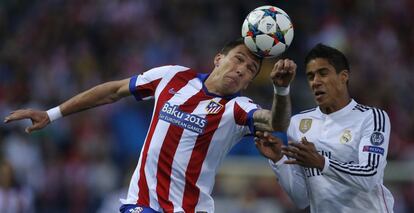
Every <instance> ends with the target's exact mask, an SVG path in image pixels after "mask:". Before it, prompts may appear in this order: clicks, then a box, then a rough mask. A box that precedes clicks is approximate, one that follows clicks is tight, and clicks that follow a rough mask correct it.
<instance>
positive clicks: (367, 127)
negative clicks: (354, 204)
mask: <svg viewBox="0 0 414 213" xmlns="http://www.w3.org/2000/svg"><path fill="white" fill-rule="evenodd" d="M361 128H362V130H361V132H362V136H361V140H360V142H359V147H358V155H359V156H358V158H359V162H358V163H346V162H339V161H337V160H334V159H328V158H326V157H325V161H327V160H328V161H329V162H328V163H326V164H325V167H324V169H323V170H322V173H323V174H324V175H326V176H329V177H332V178H335V179H336V180H338V181H340V182H342V183H344V184H346V185H349V186H352V187H356V188H359V189H361V190H364V191H369V190H372V189H373V188H374V187H375V186H377V185H378V184H382V177H383V174H384V169H385V165H386V164H387V160H386V158H387V152H388V143H389V137H390V131H391V126H390V120H389V118H388V115H387V113H386V112H384V111H382V110H379V109H375V108H372V114H371V115H369V116H368V117H367V119H365V121H364V123H363V124H362V126H361Z"/></svg>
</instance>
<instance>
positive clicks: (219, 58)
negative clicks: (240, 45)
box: [214, 53, 223, 67]
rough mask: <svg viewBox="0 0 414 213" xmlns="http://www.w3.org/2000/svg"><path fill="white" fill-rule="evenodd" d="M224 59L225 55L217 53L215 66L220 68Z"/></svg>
mask: <svg viewBox="0 0 414 213" xmlns="http://www.w3.org/2000/svg"><path fill="white" fill-rule="evenodd" d="M222 58H223V54H221V53H217V55H216V56H215V57H214V66H215V67H218V66H219V65H220V61H221V59H222Z"/></svg>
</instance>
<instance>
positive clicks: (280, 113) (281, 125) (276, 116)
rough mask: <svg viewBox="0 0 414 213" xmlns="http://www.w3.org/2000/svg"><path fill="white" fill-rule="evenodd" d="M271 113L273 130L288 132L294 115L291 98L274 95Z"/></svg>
mask: <svg viewBox="0 0 414 213" xmlns="http://www.w3.org/2000/svg"><path fill="white" fill-rule="evenodd" d="M271 112H272V119H271V126H272V128H273V130H274V131H283V132H286V130H287V128H288V127H289V123H290V116H291V114H292V107H291V102H290V96H289V95H277V94H274V95H273V104H272V110H271Z"/></svg>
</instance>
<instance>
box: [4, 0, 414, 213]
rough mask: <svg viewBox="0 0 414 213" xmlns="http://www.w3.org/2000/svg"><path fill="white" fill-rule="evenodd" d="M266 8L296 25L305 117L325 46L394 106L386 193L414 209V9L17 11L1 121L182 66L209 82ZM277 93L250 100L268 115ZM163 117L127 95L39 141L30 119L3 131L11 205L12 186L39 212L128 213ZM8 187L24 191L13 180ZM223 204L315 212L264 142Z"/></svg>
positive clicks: (24, 7) (241, 166)
mask: <svg viewBox="0 0 414 213" xmlns="http://www.w3.org/2000/svg"><path fill="white" fill-rule="evenodd" d="M266 4H272V5H275V6H278V7H280V8H282V9H283V10H285V11H286V12H287V13H288V14H289V15H290V17H291V19H292V20H293V23H294V26H295V38H294V40H293V43H292V46H291V47H290V49H289V50H288V52H287V54H286V55H284V56H285V57H290V58H292V59H294V60H295V61H296V63H297V64H298V65H299V69H298V74H297V78H296V80H295V82H294V84H293V85H292V87H293V88H292V101H293V107H294V109H293V111H294V113H297V112H299V111H301V110H303V109H307V108H310V107H313V106H314V102H313V100H312V97H311V93H310V92H309V89H308V86H307V84H306V82H305V75H304V73H303V67H304V66H303V60H304V56H305V53H306V52H307V51H308V50H309V49H310V47H312V46H313V45H314V44H316V43H318V42H323V43H326V44H329V45H332V46H335V47H337V48H339V49H341V50H343V51H344V52H345V53H346V55H347V56H348V58H349V60H350V64H351V85H350V86H351V93H352V95H353V97H355V99H356V100H357V101H359V102H360V103H364V104H366V105H370V106H376V107H380V108H382V109H385V110H386V111H387V112H388V114H389V116H390V119H391V123H392V133H391V139H390V147H389V153H388V160H389V164H388V168H387V170H386V174H385V184H386V186H387V187H389V188H390V189H391V191H392V193H393V195H394V197H395V212H397V213H400V212H414V203H413V202H412V198H413V197H414V164H413V158H414V157H413V156H414V155H413V154H414V139H413V138H414V111H413V109H414V96H413V95H412V92H411V90H412V88H413V85H414V75H413V69H414V60H413V58H412V56H413V55H414V27H413V26H412V20H414V13H413V12H412V11H414V1H410V0H384V1H381V3H379V2H378V1H375V0H365V1H357V0H340V1H328V0H326V1H324V0H312V1H299V0H289V1H247V0H244V1H239V0H228V1H220V0H193V1H183V0H172V1H162V0H139V1H135V0H118V1H115V0H96V1H92V0H72V1H63V0H44V1H40V0H37V1H36V0H34V1H24V0H14V1H11V0H9V1H8V0H3V1H0V115H1V117H3V118H4V117H5V116H6V115H7V114H8V113H9V112H10V111H12V110H14V109H18V108H26V107H32V108H40V109H48V108H51V107H54V106H55V105H57V104H58V103H61V102H62V101H64V100H66V99H67V98H69V97H71V96H72V95H74V94H76V93H78V92H80V91H83V90H85V89H87V88H90V87H92V86H94V85H96V84H98V83H100V82H104V81H109V80H114V79H122V78H126V77H129V76H132V75H134V74H138V73H140V72H143V71H145V70H147V69H149V68H151V67H155V66H160V65H165V64H180V65H185V66H189V67H193V68H195V69H197V70H199V71H200V72H208V71H210V70H211V68H212V60H213V57H214V54H215V53H216V52H217V50H219V49H220V48H221V47H222V46H223V45H224V43H225V42H226V41H228V40H231V39H234V38H235V37H237V36H239V35H240V29H241V23H242V21H243V19H244V17H245V16H246V15H247V14H248V12H249V11H250V10H252V9H254V8H256V7H257V6H261V5H266ZM271 94H272V88H271V85H270V82H269V80H267V79H266V78H265V76H264V75H263V73H262V74H261V75H260V76H259V77H258V78H257V79H256V81H255V82H254V84H253V85H251V87H250V88H249V91H248V92H247V93H246V95H248V96H250V97H252V98H253V99H254V100H256V101H257V102H258V103H259V104H261V105H262V106H263V107H269V104H270V102H269V100H270V98H271ZM151 110H152V102H148V103H136V102H135V100H133V98H127V99H126V100H122V101H120V102H118V103H116V104H114V105H110V106H104V107H100V108H98V109H95V110H91V111H86V112H82V113H79V114H76V115H73V116H69V117H66V118H64V119H61V120H59V121H57V122H55V123H54V124H53V125H51V126H49V127H47V128H46V129H44V130H42V131H39V132H36V133H33V134H32V135H30V136H29V135H27V134H25V133H24V127H25V126H27V125H28V124H29V122H28V121H26V122H16V123H12V124H8V125H4V124H2V125H1V130H0V159H1V161H0V162H1V163H0V168H1V169H0V172H1V173H0V180H1V181H0V184H1V185H0V194H2V195H3V196H2V197H0V199H6V201H7V196H11V195H6V196H4V195H5V194H4V193H5V192H6V191H7V189H10V188H12V189H15V190H17V192H18V194H19V196H20V198H21V199H22V200H24V201H25V202H24V203H27V207H28V210H27V211H26V212H114V211H116V210H115V209H117V208H118V206H119V203H118V198H119V197H124V196H125V190H126V187H127V185H128V182H129V178H130V176H131V173H132V171H133V169H134V168H135V166H136V162H137V159H138V157H139V150H140V148H141V146H142V141H143V139H144V137H145V134H146V130H147V126H148V123H149V119H150V115H151ZM8 177H9V178H10V177H11V178H13V180H14V181H13V182H12V183H11V184H9V183H6V182H5V181H4V180H5V179H7V178H8ZM213 195H214V197H215V199H216V208H217V212H219V213H220V212H234V213H238V212H301V211H298V210H297V209H295V208H294V207H293V206H292V204H291V202H290V201H289V199H288V198H287V197H286V195H285V194H284V193H283V192H282V191H281V189H280V188H279V187H278V185H277V183H276V181H275V178H274V176H273V174H272V172H271V170H270V168H269V167H268V166H267V162H266V160H265V159H264V158H262V157H261V156H259V154H258V152H257V151H256V150H255V148H254V145H253V143H252V142H251V139H246V140H245V141H244V142H243V143H241V144H239V145H238V146H236V147H235V148H234V149H233V150H232V151H231V154H230V156H229V157H228V158H227V161H226V162H225V163H224V165H223V167H222V169H221V170H220V173H219V175H218V177H217V183H216V187H215V190H214V193H213ZM3 202H4V200H3ZM249 209H254V210H253V211H249ZM0 211H2V210H0ZM11 212H13V211H11ZM305 212H306V211H305Z"/></svg>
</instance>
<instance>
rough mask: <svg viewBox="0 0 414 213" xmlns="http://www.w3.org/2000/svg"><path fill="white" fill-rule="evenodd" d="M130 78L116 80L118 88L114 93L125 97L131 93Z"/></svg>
mask: <svg viewBox="0 0 414 213" xmlns="http://www.w3.org/2000/svg"><path fill="white" fill-rule="evenodd" d="M130 81H131V78H126V79H123V80H119V81H118V82H117V85H118V90H117V91H116V94H117V95H118V96H119V97H126V96H129V95H132V93H131V90H130V87H129V84H130Z"/></svg>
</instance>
